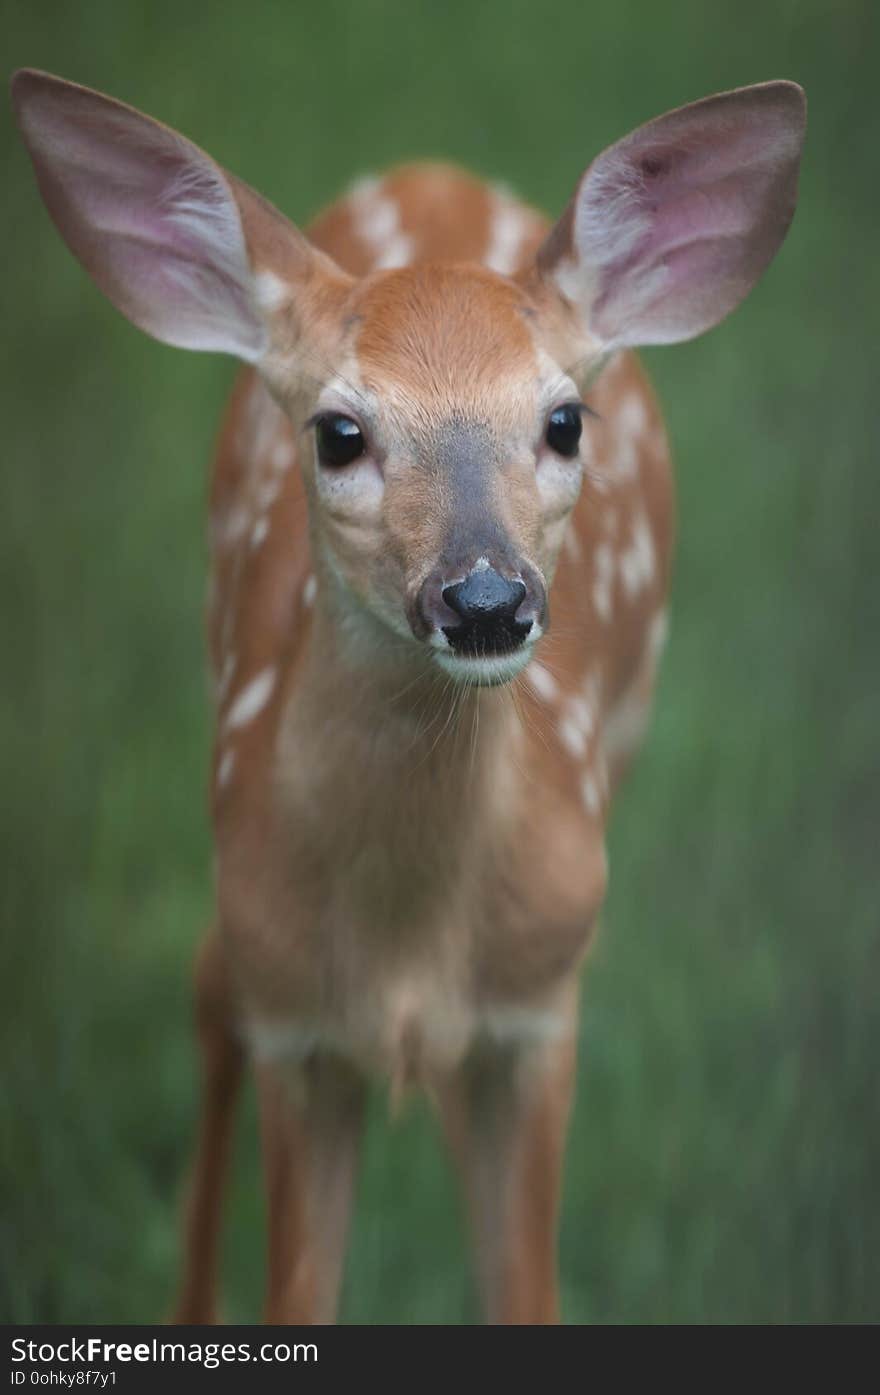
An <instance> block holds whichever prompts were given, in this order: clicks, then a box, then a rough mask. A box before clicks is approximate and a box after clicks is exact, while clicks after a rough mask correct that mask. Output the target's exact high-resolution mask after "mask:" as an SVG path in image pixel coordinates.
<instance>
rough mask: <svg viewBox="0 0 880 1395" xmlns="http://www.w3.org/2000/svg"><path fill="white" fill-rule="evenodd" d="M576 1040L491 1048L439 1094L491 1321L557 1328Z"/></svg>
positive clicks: (477, 1055)
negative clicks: (564, 1174) (561, 1212)
mask: <svg viewBox="0 0 880 1395" xmlns="http://www.w3.org/2000/svg"><path fill="white" fill-rule="evenodd" d="M574 1064H575V1034H574V1029H573V1026H572V1030H571V1031H570V1032H569V1033H567V1034H566V1036H565V1037H564V1038H562V1039H560V1040H555V1041H552V1042H542V1043H541V1044H540V1045H530V1046H528V1047H524V1046H495V1045H493V1046H486V1047H483V1048H481V1049H479V1050H478V1051H476V1052H475V1053H474V1055H473V1056H472V1057H471V1058H470V1059H469V1060H468V1061H467V1062H466V1063H465V1065H464V1066H463V1067H462V1069H461V1070H460V1072H458V1073H457V1075H456V1076H455V1077H454V1078H453V1079H451V1080H449V1081H447V1082H445V1084H444V1085H442V1086H441V1087H440V1089H439V1090H438V1092H437V1097H438V1101H439V1104H440V1110H441V1115H442V1119H443V1125H444V1129H445V1132H446V1135H447V1138H448V1140H449V1143H450V1146H451V1149H452V1153H453V1157H454V1159H455V1162H456V1164H457V1166H458V1169H459V1172H460V1174H461V1178H462V1182H463V1186H464V1193H465V1200H466V1203H467V1209H468V1213H469V1220H470V1227H471V1231H472V1235H473V1240H474V1245H475V1249H476V1258H477V1273H478V1278H479V1281H480V1287H481V1289H482V1294H483V1301H484V1305H485V1310H486V1316H487V1320H488V1321H489V1322H490V1323H554V1322H558V1321H559V1296H558V1282H557V1272H556V1271H557V1253H556V1251H557V1224H558V1213H559V1199H560V1183H561V1174H562V1155H563V1149H564V1145H565V1134H566V1128H567V1124H568V1115H569V1108H570V1101H571V1093H572V1085H573V1080H574Z"/></svg>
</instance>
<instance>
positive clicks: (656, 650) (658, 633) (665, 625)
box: [648, 610, 669, 664]
mask: <svg viewBox="0 0 880 1395" xmlns="http://www.w3.org/2000/svg"><path fill="white" fill-rule="evenodd" d="M668 636H669V613H668V611H666V610H658V611H657V614H656V615H655V616H654V619H653V620H652V621H651V625H650V628H649V630H648V654H649V655H650V658H651V662H652V663H654V664H656V663H657V661H658V660H659V658H660V655H661V654H662V653H663V650H664V649H665V648H666V640H667V638H668Z"/></svg>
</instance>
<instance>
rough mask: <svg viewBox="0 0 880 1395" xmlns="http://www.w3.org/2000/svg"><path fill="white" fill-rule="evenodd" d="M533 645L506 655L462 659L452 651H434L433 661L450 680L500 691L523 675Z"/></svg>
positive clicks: (466, 685) (526, 645)
mask: <svg viewBox="0 0 880 1395" xmlns="http://www.w3.org/2000/svg"><path fill="white" fill-rule="evenodd" d="M534 648H535V646H534V644H533V643H527V644H523V645H521V646H520V647H519V648H518V649H516V650H514V651H513V652H511V653H507V654H483V655H473V656H470V657H468V656H465V655H462V654H456V653H454V652H453V651H452V649H451V648H448V649H439V648H435V649H434V659H435V661H436V663H437V665H438V667H439V668H441V669H442V670H443V672H444V673H446V674H448V675H449V676H450V678H454V679H455V681H456V682H457V683H461V684H462V686H464V687H473V688H500V687H501V686H502V685H503V684H505V683H509V682H511V680H512V679H514V678H516V676H517V674H518V673H522V671H523V669H524V668H525V666H526V664H527V663H528V662H529V660H530V659H531V657H532V654H533V652H534Z"/></svg>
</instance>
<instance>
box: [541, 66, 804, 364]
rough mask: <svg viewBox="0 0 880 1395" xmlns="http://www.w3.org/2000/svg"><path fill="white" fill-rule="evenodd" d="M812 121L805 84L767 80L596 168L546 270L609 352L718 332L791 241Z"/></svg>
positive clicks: (672, 116) (683, 117)
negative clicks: (715, 329) (808, 121)
mask: <svg viewBox="0 0 880 1395" xmlns="http://www.w3.org/2000/svg"><path fill="white" fill-rule="evenodd" d="M805 119H806V102H805V98H804V93H803V91H802V89H801V88H800V87H798V86H797V84H796V83H793V82H767V83H762V84H760V85H758V86H756V87H743V88H740V89H739V90H737V91H735V92H723V93H721V94H720V95H718V96H716V97H707V98H706V99H705V100H704V101H701V102H694V103H693V104H692V105H691V106H686V107H680V108H679V109H678V110H677V111H671V112H668V113H667V114H666V115H665V116H661V117H658V119H657V120H656V121H650V122H649V123H648V124H647V125H646V126H641V127H639V129H638V130H637V131H634V132H633V133H632V135H629V136H626V137H625V138H624V139H623V140H621V141H618V142H617V144H616V145H612V146H611V147H610V148H609V149H608V150H606V151H605V152H604V153H603V154H602V155H600V156H599V157H598V159H596V160H594V161H593V163H592V164H591V165H590V167H589V169H588V170H587V172H586V173H585V174H584V176H583V178H582V179H581V182H580V184H579V185H578V187H577V189H576V191H575V194H574V198H573V199H572V201H571V203H570V204H569V207H568V208H567V210H566V212H565V214H564V215H563V217H562V218H561V220H560V222H559V223H558V224H557V225H556V227H555V228H554V229H553V231H552V232H551V233H550V235H549V237H548V239H547V241H546V242H545V243H544V245H543V246H542V247H541V248H540V250H539V252H538V257H537V263H538V269H539V271H540V272H541V274H542V276H543V277H544V278H545V279H552V280H553V281H555V283H556V286H557V287H558V289H559V290H561V291H562V293H563V295H564V296H565V297H566V299H568V300H569V301H573V302H574V303H575V304H576V305H578V306H579V307H580V309H581V310H582V312H583V314H584V316H585V318H586V323H587V328H588V329H589V331H590V332H591V333H592V334H593V335H594V337H595V338H597V339H598V340H599V341H600V342H601V343H602V344H603V345H604V346H606V347H608V348H613V347H621V346H626V345H629V346H635V345H639V344H671V343H675V342H676V341H677V340H681V339H691V338H693V336H694V335H697V334H701V333H702V332H703V330H706V329H710V328H711V327H712V325H715V324H717V323H718V321H719V320H721V319H722V318H723V317H724V316H725V315H726V314H728V313H729V311H731V310H733V309H734V307H735V306H736V305H738V304H739V302H740V301H741V300H742V299H743V297H744V296H745V295H747V293H748V292H749V291H750V290H751V288H752V286H753V285H754V284H755V282H756V281H757V280H758V277H759V276H760V275H761V273H762V272H763V271H764V269H765V267H766V266H767V265H768V264H769V262H770V261H771V260H772V258H773V256H774V255H775V254H776V252H777V251H778V249H779V247H780V245H781V243H782V240H783V238H784V237H785V234H786V232H787V230H788V226H789V223H790V222H791V219H792V216H793V214H794V209H795V204H796V202H797V178H798V167H799V163H800V154H801V146H802V144H803V137H804V126H805Z"/></svg>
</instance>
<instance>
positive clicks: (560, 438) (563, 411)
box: [547, 402, 583, 460]
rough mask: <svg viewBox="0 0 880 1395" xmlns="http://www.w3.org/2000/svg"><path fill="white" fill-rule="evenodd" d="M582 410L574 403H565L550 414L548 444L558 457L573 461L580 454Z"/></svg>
mask: <svg viewBox="0 0 880 1395" xmlns="http://www.w3.org/2000/svg"><path fill="white" fill-rule="evenodd" d="M582 428H583V422H582V420H581V409H580V407H579V406H577V407H576V406H574V404H573V403H570V402H568V403H564V404H563V405H562V406H561V407H557V408H556V409H555V411H553V412H551V413H550V420H549V421H548V423H547V444H548V446H549V447H550V449H551V450H555V451H556V454H557V455H563V456H565V458H566V460H573V459H574V457H575V456H576V455H577V453H578V446H579V445H580V440H581V430H582Z"/></svg>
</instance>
